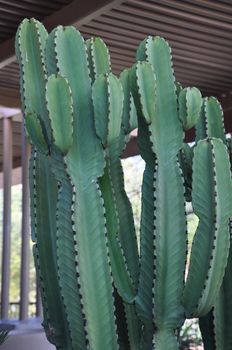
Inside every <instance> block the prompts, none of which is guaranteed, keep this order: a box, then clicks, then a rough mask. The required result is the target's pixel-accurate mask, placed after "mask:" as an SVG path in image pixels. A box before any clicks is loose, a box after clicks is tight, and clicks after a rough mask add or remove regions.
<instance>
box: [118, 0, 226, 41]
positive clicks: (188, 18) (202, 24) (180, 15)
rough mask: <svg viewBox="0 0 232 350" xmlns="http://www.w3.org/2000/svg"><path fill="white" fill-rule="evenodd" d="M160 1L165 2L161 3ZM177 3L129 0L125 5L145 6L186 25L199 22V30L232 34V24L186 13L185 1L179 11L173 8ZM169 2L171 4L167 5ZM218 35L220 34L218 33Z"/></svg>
mask: <svg viewBox="0 0 232 350" xmlns="http://www.w3.org/2000/svg"><path fill="white" fill-rule="evenodd" d="M160 2H161V3H162V4H163V5H162V6H161V5H160ZM174 3H175V0H156V1H149V0H148V1H146V2H144V1H140V0H128V1H127V3H126V4H125V5H124V6H125V7H127V6H128V7H130V6H131V5H132V6H134V7H135V6H136V7H138V8H143V9H146V10H149V11H151V10H153V11H155V12H158V13H162V14H165V15H168V16H169V17H170V18H174V19H177V22H176V23H179V21H182V22H183V26H185V24H186V23H189V26H190V27H192V23H197V24H198V25H199V30H202V31H203V32H204V28H205V31H207V30H209V29H210V30H212V32H215V31H216V30H217V31H218V33H220V34H221V35H222V36H223V37H224V35H228V37H229V34H230V31H231V25H230V24H228V23H225V22H223V21H218V20H217V19H215V18H214V19H210V18H206V17H203V16H199V15H198V16H197V15H195V14H192V13H186V12H185V11H184V9H183V8H182V7H183V6H184V1H182V2H181V11H177V10H176V9H174V8H173V4H174ZM167 4H168V5H169V6H167ZM217 35H218V34H217Z"/></svg>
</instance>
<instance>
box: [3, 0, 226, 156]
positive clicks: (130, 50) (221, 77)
mask: <svg viewBox="0 0 232 350" xmlns="http://www.w3.org/2000/svg"><path fill="white" fill-rule="evenodd" d="M32 16H33V17H35V18H37V19H40V20H43V22H44V24H45V26H46V27H47V28H48V30H51V29H52V28H53V27H54V26H56V25H58V24H63V25H69V24H74V25H76V27H77V28H78V29H79V30H80V31H81V32H82V33H83V35H84V37H85V38H89V37H91V36H100V37H102V38H103V39H104V40H105V42H106V44H107V45H108V46H109V49H110V53H111V60H112V69H113V71H114V73H116V74H119V73H120V72H121V70H122V69H124V68H126V67H129V66H130V65H131V64H133V62H134V60H135V59H134V57H135V52H136V48H137V46H138V44H139V42H140V41H141V40H143V39H144V37H145V36H147V35H160V36H163V37H165V38H166V39H167V40H168V41H169V43H170V45H171V47H172V52H173V61H174V69H175V73H176V77H177V79H178V80H179V81H180V82H181V83H182V84H183V85H190V86H197V87H199V88H200V89H201V91H202V93H203V94H204V95H215V96H217V97H218V98H219V99H220V100H221V102H222V104H223V107H224V111H225V117H226V118H225V119H226V128H227V131H230V132H231V131H232V122H231V117H230V113H231V112H232V95H231V92H232V64H231V57H232V40H231V39H232V1H230V0H228V1H226V0H223V1H214V0H154V1H152V0H143V1H142V0H124V1H123V0H121V1H120V0H114V1H110V0H91V1H84V0H76V1H72V2H71V1H69V0H56V1H54V0H53V1H45V0H38V1H37V0H21V1H17V0H14V1H7V0H0V104H3V105H8V106H11V107H12V106H17V105H18V106H19V104H20V102H19V86H18V66H17V63H16V61H15V57H14V35H15V31H16V29H17V27H18V24H19V23H20V21H21V20H22V18H24V17H32ZM15 137H16V139H17V137H18V136H17V135H16V134H15ZM0 155H1V152H0Z"/></svg>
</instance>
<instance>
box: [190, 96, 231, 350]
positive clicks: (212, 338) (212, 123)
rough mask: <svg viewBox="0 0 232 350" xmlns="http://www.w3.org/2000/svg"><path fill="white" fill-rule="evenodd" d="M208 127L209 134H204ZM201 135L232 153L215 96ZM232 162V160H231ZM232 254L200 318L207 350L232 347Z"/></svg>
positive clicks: (207, 103) (207, 106)
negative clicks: (209, 306) (216, 140)
mask: <svg viewBox="0 0 232 350" xmlns="http://www.w3.org/2000/svg"><path fill="white" fill-rule="evenodd" d="M201 130H204V133H205V135H203V132H202V131H201ZM197 132H198V135H199V137H200V136H201V137H202V136H203V137H204V136H209V137H213V136H214V137H218V138H220V139H221V140H222V141H223V142H224V144H225V145H227V146H228V151H229V155H231V148H230V140H228V141H227V140H226V137H225V129H224V121H223V112H222V108H221V106H220V104H219V102H218V101H217V99H215V98H214V97H210V98H205V99H204V108H203V110H202V114H201V119H200V121H199V123H198V124H197ZM230 164H231V160H230ZM231 259H232V253H231V248H230V251H229V258H228V261H227V267H226V270H225V275H224V278H223V282H222V286H221V288H220V291H219V293H218V295H217V298H216V300H215V303H214V305H213V308H212V310H211V311H210V312H209V313H208V314H207V315H205V316H204V317H201V318H200V320H199V323H200V329H201V332H202V337H203V342H204V346H205V349H206V350H219V349H222V350H229V349H231V347H232V337H231V331H232V322H231V307H232V304H231V297H230V295H231V267H232V260H231Z"/></svg>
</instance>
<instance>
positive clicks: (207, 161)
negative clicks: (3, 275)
mask: <svg viewBox="0 0 232 350" xmlns="http://www.w3.org/2000/svg"><path fill="white" fill-rule="evenodd" d="M16 55H17V59H18V62H19V68H20V90H21V96H22V108H23V113H24V124H25V129H26V133H27V136H28V139H29V140H30V142H31V144H32V155H31V159H30V170H29V179H30V195H31V226H32V229H31V231H32V240H33V242H34V245H33V254H34V260H35V266H36V270H37V276H38V279H39V284H40V290H41V297H42V302H43V309H44V314H43V318H44V319H43V326H44V328H45V331H46V335H47V338H48V340H49V341H50V342H51V343H53V344H54V345H55V346H56V348H57V349H59V350H87V349H91V350H102V349H103V350H105V349H110V350H119V349H122V350H128V349H133V350H141V349H142V350H151V349H156V350H167V349H169V350H177V349H178V348H179V344H178V337H177V334H178V332H179V330H180V328H181V326H182V324H183V322H184V320H185V318H186V317H193V316H194V317H200V327H201V330H202V334H203V341H204V343H205V346H206V349H208V350H213V349H214V350H215V349H217V350H219V349H220V350H222V349H223V350H229V349H230V348H231V344H232V337H231V336H230V333H231V324H232V321H229V322H227V321H228V320H229V319H230V313H231V307H230V306H231V302H230V299H231V291H230V289H231V283H230V280H231V278H230V275H231V266H232V265H231V252H230V250H231V249H230V239H231V237H230V235H231V227H230V226H229V225H228V223H229V218H230V217H231V215H232V180H231V163H230V162H231V160H232V152H231V149H232V147H231V140H226V137H225V130H224V124H223V116H222V110H221V106H220V104H219V102H218V101H217V99H215V98H213V97H210V98H204V99H202V97H201V93H200V91H199V90H198V89H197V88H195V87H193V88H183V87H182V86H181V84H180V83H178V82H176V81H175V77H174V71H173V67H172V55H171V49H170V47H169V45H168V43H167V42H166V41H165V40H164V39H163V38H160V37H154V38H153V37H147V38H145V39H144V40H143V41H142V43H141V44H140V45H139V47H138V50H137V54H136V60H137V63H135V64H134V65H133V66H132V67H131V68H130V69H125V70H124V71H123V72H122V73H121V74H120V77H119V78H117V77H116V76H115V75H114V74H113V73H112V72H111V63H110V56H109V51H108V48H107V46H106V45H105V43H104V42H103V40H102V39H100V38H91V39H88V40H86V41H84V39H83V38H82V36H81V34H80V33H79V32H78V31H77V30H76V29H75V28H74V27H71V26H68V27H62V26H58V27H57V28H55V29H54V30H53V31H52V32H51V33H50V34H48V33H47V31H46V29H45V28H44V26H43V25H42V24H41V23H40V22H38V21H37V20H34V19H31V20H28V19H25V20H24V21H23V22H22V23H21V25H20V26H19V29H18V31H17V34H16ZM194 126H195V128H196V143H195V146H194V147H190V146H189V145H187V144H185V143H184V142H183V140H184V132H185V131H186V130H188V129H190V128H192V127H194ZM136 127H138V145H139V149H140V152H141V155H142V157H143V159H144V160H145V164H146V165H145V171H144V176H143V184H142V213H141V228H140V259H139V253H138V246H137V239H136V234H135V226H134V220H133V212H132V208H131V204H130V201H129V199H128V197H127V194H126V192H125V189H124V178H123V170H122V165H121V161H120V157H121V155H122V152H123V150H124V149H125V146H126V143H127V142H128V140H129V134H130V132H131V131H132V130H134V129H135V128H136ZM228 150H229V153H228ZM186 200H187V201H192V204H193V211H194V213H195V214H196V215H197V216H198V218H199V224H198V227H197V230H196V233H195V235H194V240H193V245H192V249H191V257H190V266H189V271H188V275H187V280H186V282H185V269H186V257H187V222H186V211H185V204H186V203H185V202H186ZM223 277H224V278H223Z"/></svg>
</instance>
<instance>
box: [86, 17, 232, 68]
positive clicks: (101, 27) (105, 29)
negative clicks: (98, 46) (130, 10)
mask: <svg viewBox="0 0 232 350" xmlns="http://www.w3.org/2000/svg"><path fill="white" fill-rule="evenodd" d="M86 31H87V32H88V31H89V32H90V33H95V35H100V36H101V37H102V36H103V35H104V37H110V38H115V39H116V38H117V39H118V40H119V41H120V40H121V39H122V40H124V41H125V40H128V41H129V42H131V43H133V42H134V41H133V40H134V39H135V40H136V42H137V43H139V42H140V41H141V40H143V39H144V37H145V36H144V37H143V35H142V34H141V32H138V31H133V30H128V29H124V28H119V27H117V30H115V27H112V26H109V25H108V24H104V23H101V22H100V21H99V22H98V23H96V22H95V21H93V22H91V24H89V25H87V26H84V27H83V29H82V32H83V33H84V32H86ZM115 32H116V33H117V34H115ZM171 47H172V50H173V51H175V52H176V53H177V54H179V55H183V56H186V57H188V56H189V57H193V58H197V59H200V60H202V61H206V62H214V63H218V64H220V65H228V66H230V63H231V55H227V56H226V57H225V56H221V57H215V56H214V55H213V52H212V51H207V54H206V51H204V52H201V50H197V51H196V50H194V48H193V47H192V46H191V45H189V46H188V48H189V49H191V50H188V49H187V48H186V46H184V47H183V45H182V44H180V45H179V44H178V43H176V42H174V41H172V42H171Z"/></svg>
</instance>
